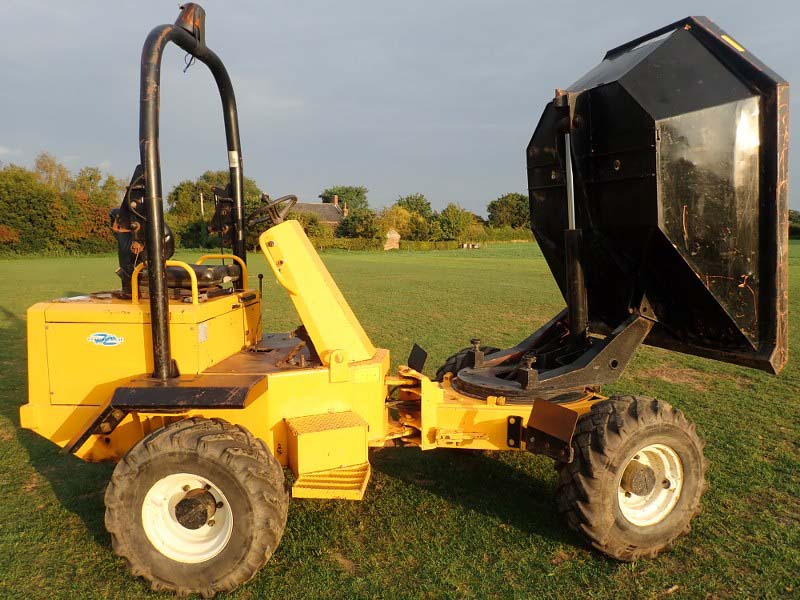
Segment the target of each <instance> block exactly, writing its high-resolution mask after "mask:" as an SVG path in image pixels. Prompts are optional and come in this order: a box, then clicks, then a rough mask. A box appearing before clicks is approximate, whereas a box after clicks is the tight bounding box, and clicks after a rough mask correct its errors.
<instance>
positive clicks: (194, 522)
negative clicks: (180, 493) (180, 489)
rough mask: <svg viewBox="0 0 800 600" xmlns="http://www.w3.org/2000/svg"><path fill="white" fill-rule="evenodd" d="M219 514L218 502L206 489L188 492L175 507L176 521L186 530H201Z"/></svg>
mask: <svg viewBox="0 0 800 600" xmlns="http://www.w3.org/2000/svg"><path fill="white" fill-rule="evenodd" d="M215 512H217V500H216V498H214V496H213V495H211V493H210V492H209V491H208V490H206V489H205V488H195V489H193V490H189V491H188V492H186V495H185V496H184V497H183V499H182V500H180V501H179V502H178V504H176V505H175V519H176V520H177V521H178V523H180V524H181V525H183V526H184V527H186V529H200V528H201V527H202V526H203V525H205V524H206V523H208V522H209V520H210V519H211V517H213V516H214V513H215Z"/></svg>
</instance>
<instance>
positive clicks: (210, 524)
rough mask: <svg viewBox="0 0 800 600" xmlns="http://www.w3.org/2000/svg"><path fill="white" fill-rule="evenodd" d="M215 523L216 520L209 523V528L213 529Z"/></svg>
mask: <svg viewBox="0 0 800 600" xmlns="http://www.w3.org/2000/svg"><path fill="white" fill-rule="evenodd" d="M214 522H215V521H214V519H211V520H210V521H209V522H208V526H209V527H213V526H214Z"/></svg>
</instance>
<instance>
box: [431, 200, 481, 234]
mask: <svg viewBox="0 0 800 600" xmlns="http://www.w3.org/2000/svg"><path fill="white" fill-rule="evenodd" d="M438 222H439V226H440V227H441V229H442V236H443V238H444V239H445V240H457V241H464V240H465V238H466V234H467V231H468V230H469V228H470V226H471V225H473V224H474V223H475V218H474V217H473V216H472V213H471V212H469V211H468V210H464V209H463V208H461V207H460V206H458V205H457V204H453V203H452V202H451V203H450V204H448V205H447V206H446V207H445V208H444V210H443V211H442V212H441V213H440V214H439V218H438Z"/></svg>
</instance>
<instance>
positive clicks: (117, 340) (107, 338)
mask: <svg viewBox="0 0 800 600" xmlns="http://www.w3.org/2000/svg"><path fill="white" fill-rule="evenodd" d="M86 341H87V342H91V343H92V344H94V345H95V346H119V345H120V344H121V343H122V342H124V341H125V338H123V337H119V336H117V335H114V334H113V333H102V332H99V331H98V332H97V333H93V334H92V335H90V336H89V337H88V338H86Z"/></svg>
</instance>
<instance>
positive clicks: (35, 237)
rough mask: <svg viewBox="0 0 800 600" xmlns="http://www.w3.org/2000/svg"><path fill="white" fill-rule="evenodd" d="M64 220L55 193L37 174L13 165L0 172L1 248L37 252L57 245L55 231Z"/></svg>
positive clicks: (60, 205)
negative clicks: (2, 239) (3, 241)
mask: <svg viewBox="0 0 800 600" xmlns="http://www.w3.org/2000/svg"><path fill="white" fill-rule="evenodd" d="M63 217H64V211H63V205H62V204H61V199H60V197H59V195H58V192H57V191H56V190H55V189H54V188H53V187H51V186H49V185H47V184H45V183H43V182H42V181H41V179H40V177H39V174H38V173H36V172H32V171H29V170H27V169H24V168H22V167H18V166H16V165H9V166H7V167H4V168H3V169H2V170H0V227H2V229H3V232H4V234H3V238H4V239H5V240H6V243H5V244H3V247H4V248H6V247H7V248H8V249H10V250H11V251H14V252H36V251H41V250H47V249H50V248H52V247H56V246H57V245H58V238H57V234H56V231H57V228H58V227H59V226H60V225H61V223H62V220H63Z"/></svg>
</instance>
